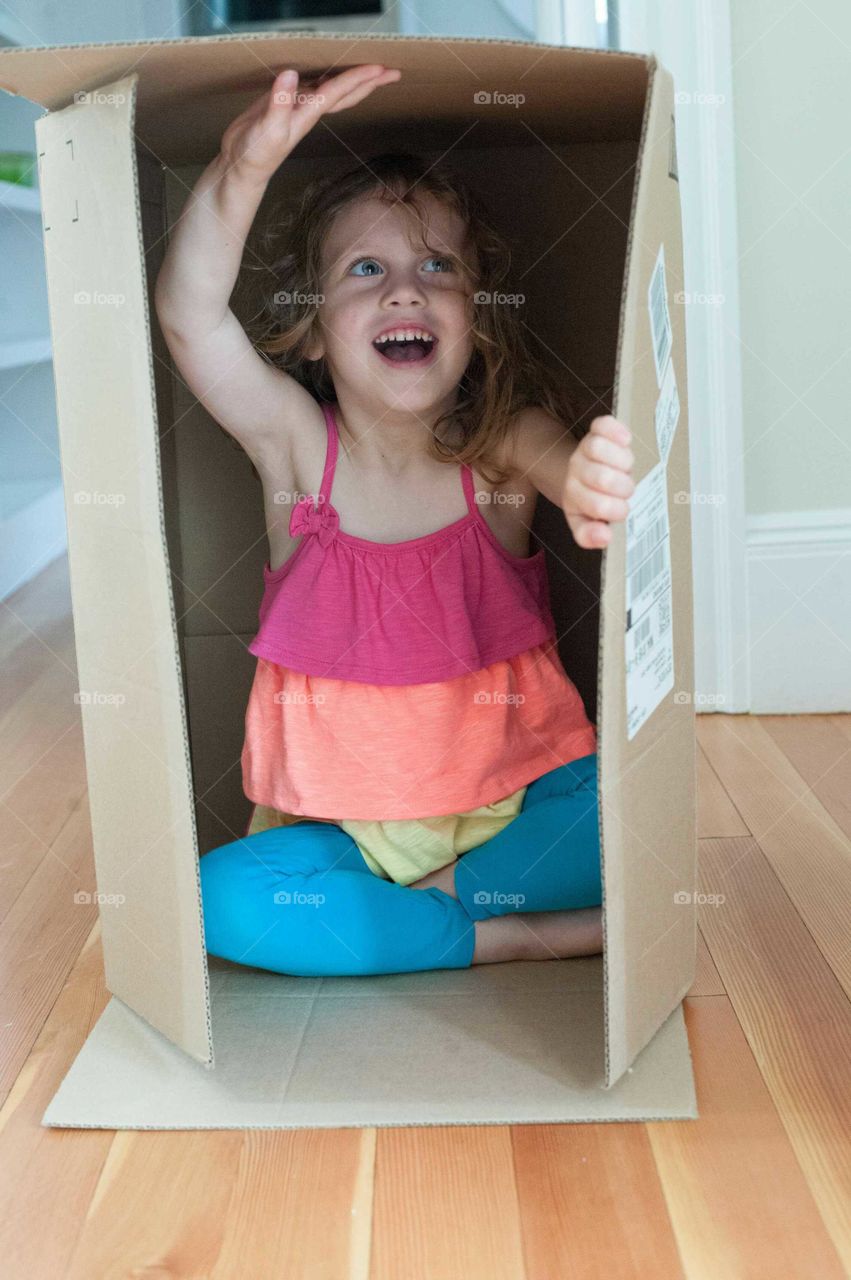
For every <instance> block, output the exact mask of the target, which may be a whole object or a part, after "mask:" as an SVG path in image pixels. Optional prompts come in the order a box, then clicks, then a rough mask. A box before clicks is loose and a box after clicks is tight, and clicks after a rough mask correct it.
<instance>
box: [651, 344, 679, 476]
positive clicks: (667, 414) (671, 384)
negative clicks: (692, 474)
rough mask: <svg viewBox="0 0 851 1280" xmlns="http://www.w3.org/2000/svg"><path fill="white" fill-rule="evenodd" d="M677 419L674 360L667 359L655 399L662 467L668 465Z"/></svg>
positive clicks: (677, 405) (677, 404)
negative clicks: (656, 398)
mask: <svg viewBox="0 0 851 1280" xmlns="http://www.w3.org/2000/svg"><path fill="white" fill-rule="evenodd" d="M679 420H680V397H679V395H678V393H677V380H676V378H675V377H674V362H673V360H669V361H668V367H667V369H666V370H665V376H664V377H663V379H662V390H661V391H660V392H659V399H658V400H657V401H656V440H657V441H658V444H659V457H660V459H661V461H662V466H663V467H666V466H667V465H668V455H669V454H670V452H671V441H672V440H673V438H674V432H675V431H676V429H677V423H678V422H679Z"/></svg>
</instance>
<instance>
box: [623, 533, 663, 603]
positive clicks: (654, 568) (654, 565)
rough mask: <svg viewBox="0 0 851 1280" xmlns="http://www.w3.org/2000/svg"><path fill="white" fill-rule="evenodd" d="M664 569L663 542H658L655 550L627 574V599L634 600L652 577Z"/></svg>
mask: <svg viewBox="0 0 851 1280" xmlns="http://www.w3.org/2000/svg"><path fill="white" fill-rule="evenodd" d="M664 569H665V544H664V542H662V543H660V544H659V546H658V547H657V548H656V550H655V551H654V552H653V553H652V554H651V555H649V556H648V557H647V559H646V560H645V561H644V562H643V563H642V564H640V565H639V566H638V568H637V569H636V570H634V572H633V573H631V574H630V575H629V599H630V600H635V599H636V598H637V597H638V596H640V595H641V593H642V591H644V589H645V588H646V587H648V586H649V585H650V583H651V582H652V581H653V579H654V578H658V576H659V574H660V573H662V572H663V571H664Z"/></svg>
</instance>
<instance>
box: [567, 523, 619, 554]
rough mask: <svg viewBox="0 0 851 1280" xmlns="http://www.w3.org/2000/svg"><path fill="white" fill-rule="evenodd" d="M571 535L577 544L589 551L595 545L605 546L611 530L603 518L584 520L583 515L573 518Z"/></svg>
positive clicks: (608, 541) (608, 540) (609, 540)
mask: <svg viewBox="0 0 851 1280" xmlns="http://www.w3.org/2000/svg"><path fill="white" fill-rule="evenodd" d="M572 532H573V537H574V539H575V540H576V543H577V546H580V547H584V548H585V550H586V551H591V550H593V549H594V548H596V547H607V546H608V545H609V543H610V542H611V540H612V531H611V529H610V528H609V526H608V525H607V524H606V522H605V521H604V520H586V519H585V518H584V517H583V516H578V517H576V518H575V519H574V521H573V525H572Z"/></svg>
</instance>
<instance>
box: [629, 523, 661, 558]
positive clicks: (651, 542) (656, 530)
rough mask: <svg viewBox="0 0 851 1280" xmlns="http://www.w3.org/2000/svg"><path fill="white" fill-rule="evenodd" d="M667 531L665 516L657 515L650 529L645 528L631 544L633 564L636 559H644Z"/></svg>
mask: <svg viewBox="0 0 851 1280" xmlns="http://www.w3.org/2000/svg"><path fill="white" fill-rule="evenodd" d="M666 532H667V522H666V520H665V517H664V516H657V517H656V519H655V520H654V521H653V523H652V525H651V526H650V528H649V529H645V531H644V533H642V534H640V535H639V537H638V538H636V540H635V542H634V543H630V546H629V558H630V560H631V561H632V563H633V564H635V562H636V560H643V559H644V557H645V556H646V555H647V554H648V553H649V552H650V550H651V549H652V548H653V547H655V546H656V543H657V542H661V541H662V539H663V538H664V536H665V534H666Z"/></svg>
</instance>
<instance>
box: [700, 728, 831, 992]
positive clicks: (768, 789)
mask: <svg viewBox="0 0 851 1280" xmlns="http://www.w3.org/2000/svg"><path fill="white" fill-rule="evenodd" d="M700 734H701V739H702V744H703V746H704V748H705V750H706V753H707V755H708V756H709V759H710V761H711V763H712V767H713V768H714V770H715V772H716V773H717V774H718V776H719V777H720V778H721V781H722V782H723V784H724V786H725V787H726V789H727V790H728V791H729V793H730V795H731V796H732V797H733V800H734V801H735V804H736V807H737V808H738V810H739V812H740V813H741V814H742V816H743V817H744V819H745V822H746V823H747V825H748V828H749V830H750V831H751V832H752V833H753V836H754V838H755V839H756V840H757V841H758V842H759V846H760V848H761V849H762V851H763V853H764V854H765V856H766V858H767V859H768V861H769V863H770V864H771V866H772V867H773V869H774V871H775V873H776V875H777V877H778V879H779V880H780V882H781V884H782V885H783V888H784V889H785V890H786V892H787V893H788V895H789V897H790V899H791V900H792V902H793V903H794V905H795V907H796V909H797V911H798V912H799V914H800V916H801V919H802V920H803V922H804V923H805V924H806V926H807V928H808V929H809V930H810V933H811V934H812V935H813V937H814V938H815V940H816V942H817V943H818V945H819V947H820V948H821V952H822V954H823V956H824V958H825V959H826V960H827V962H828V963H829V965H830V967H831V968H832V970H833V972H834V973H835V975H836V977H837V978H838V979H839V981H840V982H841V983H842V986H843V988H844V990H845V991H846V993H848V994H851V945H849V937H848V904H849V902H851V840H849V838H848V836H847V835H846V834H845V832H844V831H843V830H842V828H841V827H839V826H838V825H837V824H836V822H835V821H834V819H833V818H832V817H831V816H830V814H829V813H828V812H827V810H826V809H825V808H824V806H823V805H822V803H821V802H820V800H819V799H818V797H817V796H815V795H814V794H813V791H812V789H811V787H810V786H808V785H807V783H806V782H805V781H804V779H803V778H802V777H801V775H800V774H799V773H798V772H797V770H796V769H794V768H793V767H792V765H791V764H790V763H789V761H788V760H787V758H786V756H785V755H784V753H783V752H782V751H781V749H780V748H779V747H778V746H777V743H776V742H775V741H774V739H773V738H772V737H771V735H770V734H769V733H768V732H767V731H766V730H765V729H764V728H763V727H762V725H761V724H760V722H759V721H758V720H756V719H754V717H752V716H720V715H716V716H704V717H702V723H701V729H700ZM705 843H706V842H704V843H703V845H702V847H705ZM748 847H749V846H748V845H747V843H746V842H745V843H743V844H742V848H743V850H746V849H747V848H748ZM722 977H724V974H722ZM725 985H726V979H725ZM728 990H729V988H728Z"/></svg>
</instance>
